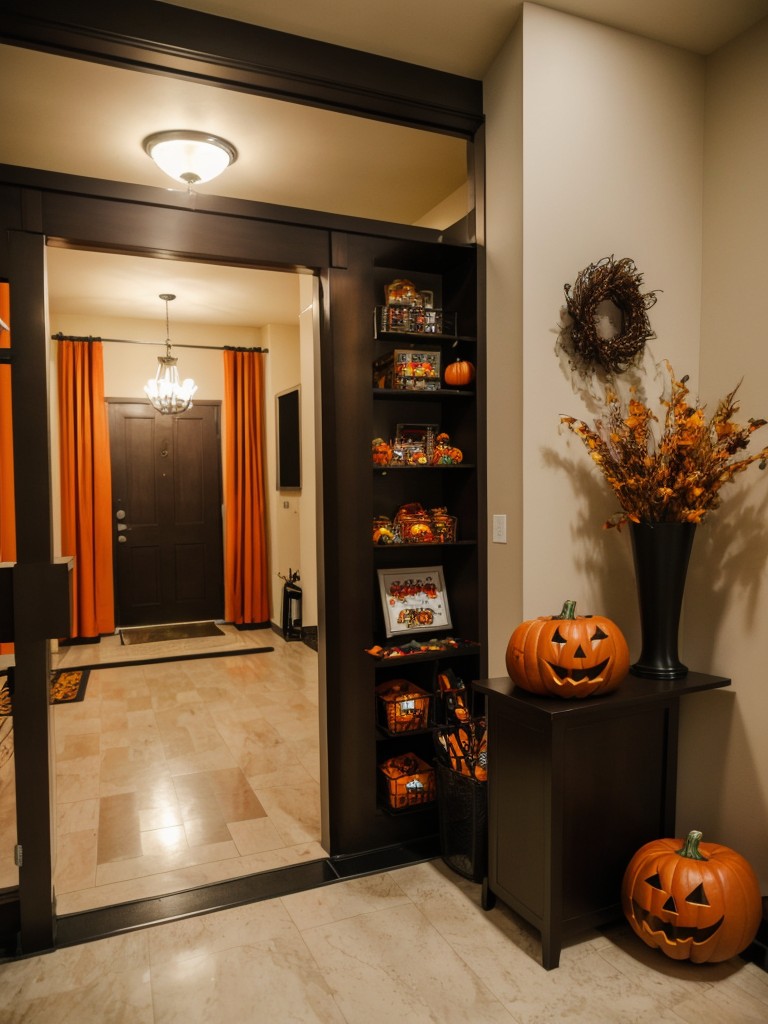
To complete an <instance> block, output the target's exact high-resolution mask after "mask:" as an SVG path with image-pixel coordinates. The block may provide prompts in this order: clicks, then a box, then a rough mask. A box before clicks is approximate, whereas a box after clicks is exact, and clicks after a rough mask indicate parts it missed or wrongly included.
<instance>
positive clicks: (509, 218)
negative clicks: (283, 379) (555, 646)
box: [483, 20, 525, 676]
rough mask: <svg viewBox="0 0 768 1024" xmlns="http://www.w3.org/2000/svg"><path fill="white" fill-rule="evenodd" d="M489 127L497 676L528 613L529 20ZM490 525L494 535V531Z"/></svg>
mask: <svg viewBox="0 0 768 1024" xmlns="http://www.w3.org/2000/svg"><path fill="white" fill-rule="evenodd" d="M483 94H484V97H485V107H486V119H487V132H486V203H487V217H486V224H485V233H486V276H487V317H488V322H487V335H488V367H489V371H488V374H487V406H488V449H489V451H488V515H489V516H490V517H493V515H506V517H507V543H506V544H494V543H492V542H490V541H489V550H488V583H489V588H488V636H489V658H488V661H489V672H490V674H491V676H495V675H501V674H504V673H505V672H506V669H505V667H504V652H505V650H506V645H507V641H508V639H509V636H510V634H511V632H512V630H513V629H514V627H515V626H516V625H517V623H518V622H520V621H521V620H522V618H523V544H524V531H523V450H522V443H521V439H522V436H523V417H524V413H525V400H524V389H523V311H524V309H525V299H524V295H523V258H524V250H523V150H522V145H523V25H522V20H520V21H518V23H517V26H516V28H515V30H514V31H513V33H512V35H511V36H510V38H509V39H508V40H507V42H506V43H505V45H504V47H503V48H502V49H501V51H500V53H499V55H498V57H497V59H496V61H495V62H494V65H493V67H492V68H491V70H490V73H489V75H488V77H487V78H486V80H485V82H484V83H483ZM492 521H493V520H492V519H491V522H490V523H489V524H488V537H489V538H490V537H492V536H493V531H492V529H491V523H492Z"/></svg>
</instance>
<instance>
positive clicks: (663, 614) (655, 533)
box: [629, 523, 696, 679]
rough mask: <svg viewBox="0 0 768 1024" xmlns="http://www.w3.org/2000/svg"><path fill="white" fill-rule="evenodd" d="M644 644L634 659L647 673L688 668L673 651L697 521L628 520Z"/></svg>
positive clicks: (638, 670) (657, 675)
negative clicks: (631, 521) (636, 521)
mask: <svg viewBox="0 0 768 1024" xmlns="http://www.w3.org/2000/svg"><path fill="white" fill-rule="evenodd" d="M629 526H630V536H631V537H632V554H633V556H634V560H635V579H636V581H637V598H638V603H639V605H640V631H641V634H642V648H641V651H640V657H639V658H638V660H637V662H636V663H635V664H634V665H632V667H631V671H632V672H633V673H634V674H635V675H636V676H643V677H645V678H646V679H679V678H681V676H685V675H687V674H688V668H687V667H686V666H685V665H683V663H682V662H681V661H680V659H679V657H678V655H677V635H678V629H679V626H680V609H681V607H682V604H683V593H684V591H685V577H686V573H687V571H688V560H689V558H690V557H691V548H692V547H693V539H694V537H695V536H696V524H695V523H630V524H629Z"/></svg>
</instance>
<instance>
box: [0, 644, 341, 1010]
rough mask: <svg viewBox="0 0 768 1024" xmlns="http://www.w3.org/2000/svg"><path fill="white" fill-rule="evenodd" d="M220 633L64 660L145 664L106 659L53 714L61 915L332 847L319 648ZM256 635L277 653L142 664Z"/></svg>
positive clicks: (80, 651)
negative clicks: (323, 803) (323, 785)
mask: <svg viewBox="0 0 768 1024" xmlns="http://www.w3.org/2000/svg"><path fill="white" fill-rule="evenodd" d="M222 629H224V630H225V634H224V636H222V637H213V638H206V639H204V640H202V639H199V640H190V641H167V642H165V643H161V644H141V645H137V646H131V647H126V646H121V645H120V642H119V638H118V637H109V638H106V639H105V640H102V643H101V644H98V645H93V646H87V645H84V646H75V647H68V648H64V649H62V652H61V654H60V655H59V656H57V658H56V659H55V660H54V665H55V666H56V667H68V668H71V667H75V666H76V665H83V664H91V665H92V664H98V663H104V662H110V661H118V660H122V659H123V658H126V659H127V660H132V661H135V662H136V663H135V664H131V665H129V666H128V667H122V668H103V669H92V671H91V674H90V677H89V680H88V687H87V690H86V696H85V700H84V701H82V702H80V703H75V704H68V705H60V706H55V707H54V708H53V709H52V710H53V733H54V738H55V750H56V782H55V786H56V788H55V803H56V812H57V822H56V837H57V847H56V868H55V889H56V897H57V912H58V913H59V914H69V913H74V912H77V911H80V910H91V909H95V908H97V907H102V906H106V905H110V904H116V903H123V902H126V901H128V900H133V899H141V898H145V897H151V896H156V895H161V894H164V893H171V892H178V891H180V890H183V889H188V888H191V887H194V886H197V885H205V884H207V883H210V882H218V881H223V880H225V879H228V878H235V877H239V876H243V875H248V874H251V873H254V872H258V871H264V870H269V869H271V868H276V867H282V866H284V865H287V864H294V863H298V862H300V861H306V860H315V859H317V858H322V857H324V856H325V851H324V850H323V849H322V847H321V846H320V786H319V780H320V774H319V721H318V688H317V654H316V653H315V652H314V651H312V650H310V648H308V647H307V646H305V645H304V644H302V643H290V644H289V643H285V642H284V641H283V640H282V639H281V638H280V637H279V636H277V635H276V634H274V633H272V632H271V631H269V632H268V631H254V632H238V631H237V630H235V629H233V627H227V626H223V627H222ZM255 646H273V647H274V648H275V650H274V652H270V653H265V654H257V655H247V654H244V655H243V656H242V657H217V658H210V659H202V660H189V661H171V662H163V663H159V664H141V663H138V661H136V659H138V658H140V657H144V658H147V657H156V656H161V657H162V656H167V655H169V654H170V655H178V654H188V653H198V652H210V651H212V650H215V651H221V650H243V649H245V647H255ZM11 848H12V847H11ZM11 868H12V870H13V871H14V872H15V868H13V867H12V865H11ZM1 875H2V872H0V876H1ZM5 884H10V885H13V884H15V879H11V878H9V879H8V880H7V881H6V883H5ZM2 1020H3V1017H2V1013H0V1021H2Z"/></svg>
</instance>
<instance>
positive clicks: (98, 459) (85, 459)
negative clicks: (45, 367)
mask: <svg viewBox="0 0 768 1024" xmlns="http://www.w3.org/2000/svg"><path fill="white" fill-rule="evenodd" d="M58 344H59V359H58V371H59V451H60V459H61V551H62V554H63V555H74V556H75V568H74V580H73V585H74V595H75V596H74V608H73V614H72V620H73V628H72V636H73V637H97V636H99V635H100V634H101V633H112V632H114V629H115V609H114V595H113V586H112V474H111V469H110V460H109V432H108V426H107V407H106V404H105V402H104V353H103V348H102V344H101V342H100V341H60V342H59V343H58Z"/></svg>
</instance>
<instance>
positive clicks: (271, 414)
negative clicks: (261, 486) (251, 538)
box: [264, 325, 301, 625]
mask: <svg viewBox="0 0 768 1024" xmlns="http://www.w3.org/2000/svg"><path fill="white" fill-rule="evenodd" d="M264 331H265V338H264V344H265V346H266V347H267V348H269V357H268V363H267V394H268V395H270V396H271V397H270V398H269V400H268V402H267V408H266V414H267V416H266V428H267V429H266V435H267V454H268V458H267V465H268V474H267V507H268V509H269V536H270V544H269V549H270V559H269V562H270V589H271V606H272V621H273V622H274V623H276V624H277V625H280V622H281V617H282V594H283V580H281V579H280V577H279V576H278V575H277V574H278V573H282V574H283V576H287V575H288V570H289V569H291V570H294V571H295V570H297V569H299V570H300V567H301V539H300V537H301V533H300V525H301V524H300V510H301V492H299V491H279V490H278V489H277V472H276V468H277V435H276V430H275V427H276V420H275V406H276V402H277V398H276V396H277V395H279V394H281V392H283V391H287V390H288V388H292V387H295V386H296V385H297V384H299V383H300V381H301V360H300V353H299V331H298V327H284V326H274V325H273V326H271V327H267V328H265V329H264Z"/></svg>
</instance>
